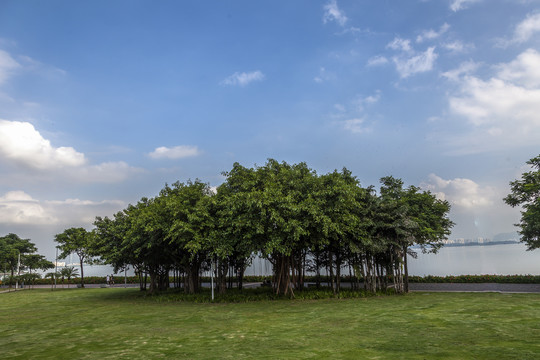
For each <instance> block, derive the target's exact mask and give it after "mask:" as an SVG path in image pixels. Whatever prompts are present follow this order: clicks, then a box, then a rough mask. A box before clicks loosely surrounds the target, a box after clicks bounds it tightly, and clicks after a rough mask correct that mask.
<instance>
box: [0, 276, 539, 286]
mask: <svg viewBox="0 0 540 360" xmlns="http://www.w3.org/2000/svg"><path fill="white" fill-rule="evenodd" d="M271 279H272V277H271V276H244V283H251V282H268V281H271ZM201 280H202V282H210V278H209V277H202V278H201ZM316 280H317V278H316V277H315V276H306V278H305V282H310V283H311V282H316ZM319 280H320V282H322V283H327V282H328V281H329V277H328V276H321V277H320V278H319ZM114 281H115V283H116V284H123V283H124V277H123V276H117V277H115V278H114ZM172 281H173V279H172V278H171V282H172ZM341 281H342V282H350V281H351V279H350V277H348V276H343V277H342V278H341ZM6 282H7V281H6ZM53 282H54V281H53V280H52V279H36V280H35V284H36V285H50V284H51V283H53ZM79 282H80V279H78V278H73V279H71V281H70V283H71V284H78V283H79ZM105 282H106V279H105V277H104V276H88V277H85V278H84V283H85V284H104V283H105ZM360 282H362V279H360ZM409 282H411V283H503V284H540V275H450V276H433V275H427V276H409ZM61 283H62V282H61V280H57V284H61ZM67 283H68V281H67V280H64V284H67ZM127 283H128V284H138V283H139V278H138V277H136V276H128V277H127Z"/></svg>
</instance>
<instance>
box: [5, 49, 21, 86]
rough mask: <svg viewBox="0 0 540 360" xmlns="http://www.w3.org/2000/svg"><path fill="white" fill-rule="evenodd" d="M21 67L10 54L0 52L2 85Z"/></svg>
mask: <svg viewBox="0 0 540 360" xmlns="http://www.w3.org/2000/svg"><path fill="white" fill-rule="evenodd" d="M20 66H21V65H20V64H19V63H18V62H17V61H15V60H14V59H13V58H12V57H11V55H10V54H9V53H8V52H6V51H4V50H0V85H1V84H2V83H4V82H5V81H6V79H7V78H8V77H9V75H10V74H11V73H12V72H13V71H14V70H15V69H17V68H19V67H20Z"/></svg>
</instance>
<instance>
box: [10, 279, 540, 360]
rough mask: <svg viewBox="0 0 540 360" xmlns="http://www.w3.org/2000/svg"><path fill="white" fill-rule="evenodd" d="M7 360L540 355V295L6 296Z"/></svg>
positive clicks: (131, 292)
mask: <svg viewBox="0 0 540 360" xmlns="http://www.w3.org/2000/svg"><path fill="white" fill-rule="evenodd" d="M0 296H1V297H2V299H1V301H0V333H1V334H2V336H1V337H0V348H1V354H2V358H4V359H58V358H65V359H83V358H84V359H155V358H168V359H229V358H233V359H306V358H314V359H329V358H332V359H501V360H503V359H537V358H538V357H539V355H540V349H539V347H538V339H539V337H540V329H539V327H538V319H539V318H540V307H539V306H538V294H497V293H426V292H424V293H412V294H408V295H405V296H376V297H365V298H354V299H324V300H316V301H314V300H293V301H252V302H247V303H237V304H235V303H228V304H208V303H206V304H197V303H192V302H157V301H155V300H156V299H155V298H153V297H145V296H143V295H142V294H141V292H140V291H138V290H136V289H87V290H82V289H70V290H67V289H66V290H58V291H51V290H50V289H47V290H45V289H44V290H33V291H18V292H12V293H10V294H0Z"/></svg>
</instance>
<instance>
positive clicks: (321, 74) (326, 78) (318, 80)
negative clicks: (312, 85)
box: [313, 67, 336, 84]
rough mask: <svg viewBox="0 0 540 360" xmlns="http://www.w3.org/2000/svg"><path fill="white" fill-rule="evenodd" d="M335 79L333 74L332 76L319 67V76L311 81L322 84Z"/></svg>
mask: <svg viewBox="0 0 540 360" xmlns="http://www.w3.org/2000/svg"><path fill="white" fill-rule="evenodd" d="M335 77H336V76H335V75H334V74H332V73H331V72H328V71H327V70H326V69H325V68H324V67H321V68H320V69H319V74H318V75H317V76H315V77H314V78H313V81H315V82H316V83H319V84H321V83H323V82H326V81H329V80H333V79H335Z"/></svg>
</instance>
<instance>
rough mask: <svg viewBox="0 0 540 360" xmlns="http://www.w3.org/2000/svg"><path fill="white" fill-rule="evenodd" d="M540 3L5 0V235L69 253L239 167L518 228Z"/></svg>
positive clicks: (538, 124)
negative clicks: (148, 203)
mask: <svg viewBox="0 0 540 360" xmlns="http://www.w3.org/2000/svg"><path fill="white" fill-rule="evenodd" d="M539 114H540V0H489V1H488V0H411V1H398V0H394V1H379V0H364V1H352V0H350V1H345V0H340V1H336V0H330V1H328V0H324V1H316V0H298V1H294V2H291V1H257V2H254V1H248V0H244V1H227V2H221V1H160V2H150V1H139V0H129V1H128V0H125V1H112V2H111V1H100V0H98V1H87V2H72V1H59V0H51V1H47V2H44V1H15V0H13V1H12V0H3V1H0V174H1V176H0V235H5V234H7V233H10V232H13V233H16V234H18V235H19V236H21V237H25V238H30V239H32V241H33V242H35V243H36V244H37V245H38V247H39V251H40V252H41V253H43V254H45V255H47V256H49V257H51V256H52V255H53V253H54V243H53V238H54V235H55V234H56V233H60V232H62V231H63V230H64V229H65V228H68V227H72V226H76V227H79V226H81V227H85V228H87V229H91V228H92V222H93V220H94V218H95V216H110V215H112V214H113V213H115V212H116V211H119V210H121V209H123V208H125V207H126V206H127V205H128V204H129V203H136V202H137V201H138V200H139V199H140V198H141V197H143V196H146V197H152V196H155V195H157V194H158V192H159V190H160V189H162V188H163V186H164V185H165V183H172V182H175V181H186V180H188V179H195V178H199V179H201V180H202V181H205V182H209V183H210V185H211V186H218V185H219V184H221V183H222V182H223V176H222V175H221V173H222V172H223V171H228V170H229V169H231V167H232V164H233V163H234V162H239V163H241V164H242V165H244V166H253V165H255V164H259V165H262V164H264V163H265V161H266V159H267V158H274V159H276V160H278V161H287V162H289V163H297V162H301V161H305V162H306V163H307V164H308V166H310V167H311V168H313V169H314V170H316V171H317V172H318V173H321V174H322V173H326V172H329V171H333V170H334V169H341V168H342V167H347V168H348V169H349V170H351V171H352V172H353V174H354V175H355V176H357V177H358V179H359V180H360V182H361V184H362V185H363V186H369V185H374V186H375V187H377V188H378V187H379V182H378V181H379V178H381V177H383V176H387V175H392V176H394V177H398V178H401V179H402V180H403V181H404V182H405V184H406V185H407V186H408V185H415V186H421V187H422V188H423V189H426V190H430V191H432V192H433V193H435V194H437V196H439V197H440V198H444V199H446V200H448V201H449V202H450V203H451V204H452V211H451V215H450V216H451V219H452V220H453V221H454V222H455V223H456V226H455V227H454V229H453V233H452V235H451V236H450V238H477V237H483V238H493V237H494V236H495V235H497V234H498V233H507V232H513V231H515V230H516V228H515V227H514V226H513V224H514V223H516V222H517V221H518V220H519V209H512V208H510V207H509V206H507V205H505V204H504V202H503V201H502V198H503V197H504V196H506V195H507V194H508V192H509V186H508V183H509V182H510V181H512V180H514V179H516V178H518V177H519V176H520V174H521V173H522V172H524V171H526V170H527V168H526V167H525V162H526V161H527V160H528V159H530V158H532V157H534V156H536V155H538V154H539V153H540V146H539V145H540V141H539V139H540V115H539Z"/></svg>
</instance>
